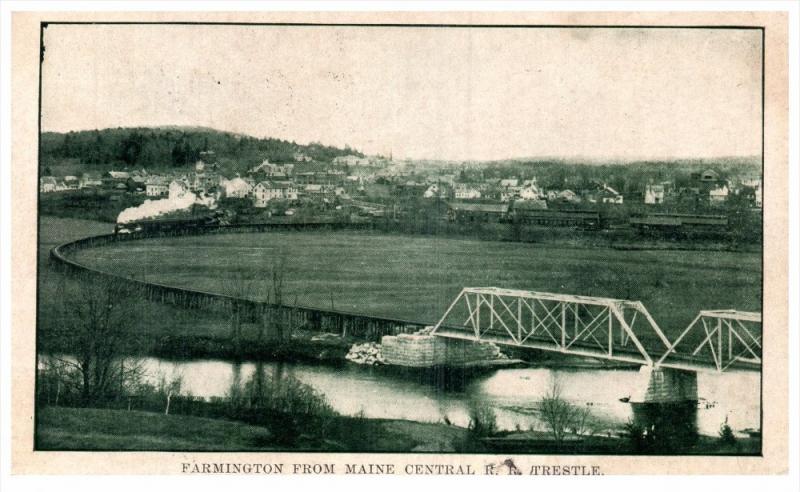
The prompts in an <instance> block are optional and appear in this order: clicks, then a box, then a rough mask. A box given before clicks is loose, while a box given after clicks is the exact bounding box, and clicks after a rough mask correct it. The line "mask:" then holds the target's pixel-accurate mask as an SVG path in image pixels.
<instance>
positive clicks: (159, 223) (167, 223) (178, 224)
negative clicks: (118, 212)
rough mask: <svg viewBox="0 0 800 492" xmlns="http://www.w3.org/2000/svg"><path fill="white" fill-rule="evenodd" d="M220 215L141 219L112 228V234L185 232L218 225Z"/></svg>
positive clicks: (216, 213) (217, 213)
mask: <svg viewBox="0 0 800 492" xmlns="http://www.w3.org/2000/svg"><path fill="white" fill-rule="evenodd" d="M220 217H221V213H219V212H215V213H212V214H205V215H200V216H195V217H176V218H164V219H143V220H136V221H133V222H126V223H124V224H117V225H116V226H114V234H132V233H140V234H145V235H148V234H164V233H167V234H168V233H171V232H186V231H191V230H199V229H202V228H204V227H208V226H214V225H219V224H220V223H221V222H220Z"/></svg>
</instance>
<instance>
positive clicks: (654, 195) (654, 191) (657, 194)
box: [644, 184, 664, 205]
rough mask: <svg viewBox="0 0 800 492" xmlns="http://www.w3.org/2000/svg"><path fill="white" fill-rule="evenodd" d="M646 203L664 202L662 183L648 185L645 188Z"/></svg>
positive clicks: (656, 203)
mask: <svg viewBox="0 0 800 492" xmlns="http://www.w3.org/2000/svg"><path fill="white" fill-rule="evenodd" d="M644 203H646V204H648V205H658V204H661V203H664V187H663V186H661V185H650V184H649V185H647V186H646V187H645V189H644Z"/></svg>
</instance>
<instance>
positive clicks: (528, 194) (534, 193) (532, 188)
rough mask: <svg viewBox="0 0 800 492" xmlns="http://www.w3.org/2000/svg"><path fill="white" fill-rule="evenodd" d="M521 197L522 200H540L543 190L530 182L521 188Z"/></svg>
mask: <svg viewBox="0 0 800 492" xmlns="http://www.w3.org/2000/svg"><path fill="white" fill-rule="evenodd" d="M519 197H520V199H521V200H539V199H540V198H541V197H542V192H541V191H540V190H539V188H537V187H536V185H535V184H533V183H529V184H528V185H526V186H525V187H524V188H522V189H521V190H519Z"/></svg>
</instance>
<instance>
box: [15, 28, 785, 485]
mask: <svg viewBox="0 0 800 492" xmlns="http://www.w3.org/2000/svg"><path fill="white" fill-rule="evenodd" d="M725 14H726V15H727V17H725V16H722V17H720V18H718V19H715V18H713V16H712V15H707V16H701V15H700V14H698V18H697V21H694V22H687V21H686V19H691V17H689V16H688V14H687V15H683V16H680V15H677V14H667V13H664V14H663V15H662V16H660V17H659V16H653V15H651V16H647V15H639V16H636V15H633V14H632V15H629V16H627V17H626V16H624V15H622V14H620V15H619V16H617V17H615V15H616V14H614V13H606V14H596V15H589V14H587V15H585V16H581V15H577V14H574V15H573V14H564V15H556V14H554V13H549V14H547V15H550V17H547V15H545V14H542V13H540V14H535V15H534V14H531V15H527V16H525V15H520V16H517V17H515V16H514V15H511V14H510V13H505V14H496V15H495V14H490V13H484V14H480V15H479V14H477V13H475V14H473V15H470V14H467V13H463V14H452V15H447V14H433V13H416V14H411V13H406V14H402V13H382V14H380V15H379V14H375V15H372V16H370V15H369V14H350V15H348V14H327V15H325V14H318V15H317V14H314V13H305V14H301V13H294V14H291V13H284V14H275V15H272V16H270V15H266V14H264V13H261V14H255V13H254V14H252V15H249V14H244V13H239V14H233V13H231V14H210V13H209V14H208V15H205V16H204V15H200V14H196V15H192V14H190V13H186V14H185V15H182V14H180V13H173V14H165V15H157V14H141V15H138V14H137V15H134V14H130V15H129V14H125V13H109V14H108V15H107V16H104V15H102V14H99V13H93V14H89V13H87V14H85V15H81V14H71V15H57V14H50V13H46V12H45V13H39V14H36V15H32V14H31V15H29V16H28V17H26V18H22V17H20V18H19V19H20V21H19V22H18V24H17V25H16V26H15V29H16V31H15V32H23V27H24V29H25V31H24V32H25V34H26V41H25V43H24V45H23V43H22V42H21V41H20V42H19V46H24V47H25V49H26V51H24V53H25V55H26V57H27V58H26V59H27V60H28V62H30V63H31V68H30V69H28V70H26V71H25V74H26V77H25V78H24V79H22V80H24V81H25V82H24V84H22V83H18V84H17V85H16V86H14V87H15V92H14V94H15V95H16V94H18V93H21V91H22V87H23V86H24V91H25V93H26V94H30V95H33V96H35V97H33V98H28V99H26V101H31V102H30V103H25V104H27V105H23V104H19V105H18V106H17V108H18V109H17V111H18V113H16V114H21V110H20V109H19V108H24V110H25V114H27V115H29V116H31V114H30V113H31V111H33V112H34V113H35V112H37V111H38V114H37V115H33V116H32V119H31V120H30V121H31V122H32V124H31V125H28V126H26V127H25V130H26V132H27V133H24V136H25V137H26V138H27V140H28V141H29V142H30V143H29V144H27V146H26V148H25V152H26V153H25V154H21V153H19V151H17V152H18V153H17V154H15V155H17V156H18V157H16V162H15V163H14V170H13V173H14V187H15V190H19V189H20V188H21V187H22V184H21V181H20V180H24V181H25V183H27V184H26V185H25V186H28V185H30V186H29V188H30V194H29V195H30V200H29V201H26V202H19V203H17V204H15V206H16V207H17V208H16V209H15V210H14V212H13V214H14V220H15V221H17V222H16V224H17V225H19V224H21V223H23V221H24V223H25V224H27V229H26V231H27V232H25V234H26V235H27V236H26V237H27V238H28V239H26V240H25V241H24V242H23V240H22V239H15V240H14V241H15V245H16V246H15V248H16V249H15V250H13V251H12V256H13V258H14V262H15V263H14V268H15V270H14V272H13V275H14V278H15V279H17V280H15V282H17V284H16V285H17V286H19V288H18V289H17V290H16V292H15V294H14V296H15V299H16V300H15V303H16V304H15V309H16V310H17V311H15V314H14V316H15V317H14V319H15V320H16V325H15V327H14V331H13V333H12V342H13V346H12V351H14V371H15V372H14V374H13V377H14V378H15V379H14V381H15V383H14V384H15V385H16V387H15V388H14V389H13V391H14V395H15V396H14V400H13V403H12V409H13V411H14V419H15V422H14V428H15V436H14V438H13V441H12V442H13V445H14V446H15V447H16V448H17V450H18V449H20V448H25V453H30V456H31V459H33V460H34V461H31V463H38V464H36V465H33V464H32V465H30V466H29V467H26V466H22V468H21V469H23V470H26V471H24V473H28V471H27V470H30V471H35V470H47V468H43V466H45V465H46V464H47V462H48V461H49V463H50V465H51V466H52V468H50V470H64V469H65V468H66V467H68V466H70V465H69V464H70V463H75V464H76V465H72V466H78V465H77V463H83V462H84V461H82V460H84V459H95V458H96V459H97V460H101V459H102V460H105V461H106V464H102V465H97V466H98V467H97V468H93V467H92V466H89V465H85V467H84V468H83V469H84V471H85V472H87V473H98V472H99V473H110V472H112V470H114V471H113V473H118V472H121V471H123V472H124V470H126V469H125V468H124V466H131V467H134V466H135V465H136V463H137V459H136V457H137V456H141V457H142V460H143V461H142V462H141V463H139V465H138V467H134V468H129V469H128V470H130V472H131V473H140V472H145V473H146V470H147V467H148V466H149V467H151V469H152V470H161V471H162V472H164V471H165V472H166V473H179V474H306V475H323V474H354V475H392V474H405V475H604V474H620V473H624V474H627V473H631V474H635V473H641V472H642V471H644V470H648V471H650V472H653V471H656V472H657V471H658V470H661V472H662V473H665V474H673V473H682V472H683V471H689V472H690V473H705V474H711V473H714V474H716V473H726V474H729V473H758V472H762V473H764V472H766V473H775V472H777V471H778V470H780V469H781V466H782V465H781V463H782V462H783V461H782V460H786V456H787V453H788V451H787V449H786V446H787V442H788V431H785V430H784V431H782V430H781V429H780V427H781V426H785V425H787V422H788V419H787V417H786V412H787V401H788V393H787V389H786V388H787V380H788V379H787V378H788V376H787V369H786V367H787V366H786V365H787V364H788V343H787V340H788V338H787V337H788V331H789V328H788V315H787V312H788V311H787V309H788V308H787V305H786V304H787V301H786V299H787V297H786V292H785V290H786V285H785V282H786V278H787V276H788V273H787V271H786V264H785V262H786V261H787V258H788V256H787V251H788V249H787V246H786V244H784V243H785V241H786V236H785V230H786V229H785V228H786V221H787V220H788V216H787V215H786V210H785V207H786V206H787V200H788V198H787V197H788V185H787V184H786V183H787V180H786V179H783V180H782V179H781V178H780V176H781V174H779V173H788V170H787V169H786V168H787V166H786V164H787V160H786V159H787V158H786V156H785V155H784V153H785V152H787V150H786V145H787V143H786V139H785V138H786V137H785V135H783V134H782V133H781V132H783V131H784V128H785V125H787V123H786V121H784V119H786V120H787V121H788V115H786V114H784V113H782V112H781V111H785V110H782V109H781V107H782V106H780V105H781V104H782V102H783V100H782V99H781V97H785V94H786V93H785V92H781V91H782V90H783V89H784V86H783V85H781V84H785V83H786V81H785V80H783V79H781V78H780V76H781V74H785V72H782V70H786V68H785V67H784V66H783V65H781V63H782V62H781V60H783V58H781V57H782V56H784V55H785V53H786V48H785V45H784V44H781V40H782V39H783V38H781V37H780V36H785V35H786V33H785V32H779V31H778V30H776V29H777V28H775V27H774V26H776V25H778V26H783V24H780V22H781V21H783V22H785V17H781V16H780V15H779V14H775V13H762V14H758V13H755V14H735V13H725ZM548 19H552V21H549V22H547V20H548ZM33 30H35V31H36V32H35V33H34V32H32V31H33ZM18 39H21V37H19V36H18ZM782 42H783V43H785V42H786V41H785V40H783V41H782ZM34 49H36V50H37V51H38V60H30V56H29V55H31V54H33V55H34V56H35V54H36V51H34ZM18 53H23V50H22V48H20V49H19V50H18V52H15V56H20V57H21V55H19V54H18ZM20 59H21V58H20ZM776 60H777V61H776ZM34 81H35V82H36V83H38V86H36V84H33V83H32V82H34ZM15 97H16V96H15ZM18 100H21V99H20V98H18ZM776 108H777V109H776ZM15 124H16V123H15ZM20 134H21V133H20V132H17V135H20ZM20 138H21V137H20ZM15 145H16V144H15ZM17 148H19V147H15V149H17ZM20 156H21V157H20ZM23 163H24V164H23ZM787 179H788V178H787ZM34 182H35V185H36V189H35V190H34V189H33V184H34ZM15 193H16V191H15ZM17 196H20V197H21V196H22V195H14V196H13V197H12V200H17V198H16V197H17ZM17 230H21V229H20V228H19V227H18V226H15V231H17ZM22 259H25V260H26V261H27V260H29V261H27V262H26V263H24V264H23V263H20V261H21V260H22ZM22 278H25V280H24V281H23V280H21V279H22ZM23 282H24V283H23ZM23 286H24V287H23ZM22 295H24V296H26V297H24V298H23V297H21V296H22ZM20 299H25V300H24V301H22V300H20ZM20 320H24V322H25V325H22V324H21V321H20ZM762 322H763V325H762ZM23 390H24V392H23ZM22 418H24V423H23V422H22V420H21V419H22ZM776 426H777V427H776ZM15 452H16V450H15ZM122 452H124V453H122ZM134 452H135V453H134ZM128 453H131V454H128ZM243 453H247V454H243ZM253 453H257V454H253ZM115 456H116V457H119V459H118V458H116V457H115ZM123 456H130V457H131V459H130V460H127V465H124V463H126V461H121V460H123V458H122V457H123ZM159 456H161V457H163V460H162V461H161V463H157V462H158V461H159V460H160V458H159ZM93 457H95V458H93ZM101 457H103V458H101ZM72 460H74V461H72ZM636 460H645V461H641V463H642V464H643V465H642V466H643V468H641V469H636V468H635V465H633V463H636ZM659 460H660V461H659ZM681 460H685V463H687V465H686V466H687V468H686V469H685V470H682V469H681V467H680V463H683V462H684V461H681ZM703 460H706V461H703ZM715 460H716V461H715ZM767 461H769V463H767ZM18 462H19V461H18ZM85 463H93V462H85ZM145 463H147V464H145ZM256 463H257V464H256ZM703 463H706V465H704V464H703ZM713 463H717V464H718V465H715V464H713ZM736 463H739V464H738V465H736ZM551 465H552V466H551ZM15 466H16V465H15ZM106 466H107V468H104V467H106ZM37 467H38V468H37ZM253 467H256V468H253ZM658 467H663V468H658ZM737 467H738V468H737ZM46 473H50V472H49V471H46Z"/></svg>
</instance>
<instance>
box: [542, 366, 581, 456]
mask: <svg viewBox="0 0 800 492" xmlns="http://www.w3.org/2000/svg"><path fill="white" fill-rule="evenodd" d="M539 413H540V414H541V416H542V420H543V421H544V423H545V424H546V425H547V427H548V428H549V429H550V433H551V434H552V435H553V439H555V441H556V442H557V443H558V444H561V443H563V442H564V438H565V437H566V435H567V432H568V431H569V429H570V427H573V426H574V423H575V417H576V410H575V407H574V406H573V405H572V404H571V403H569V402H568V401H567V400H565V399H564V398H563V397H562V390H561V384H560V382H559V381H558V380H557V379H555V378H553V382H552V384H551V385H550V388H549V390H548V393H547V394H546V395H545V396H544V397H542V399H541V400H539Z"/></svg>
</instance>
